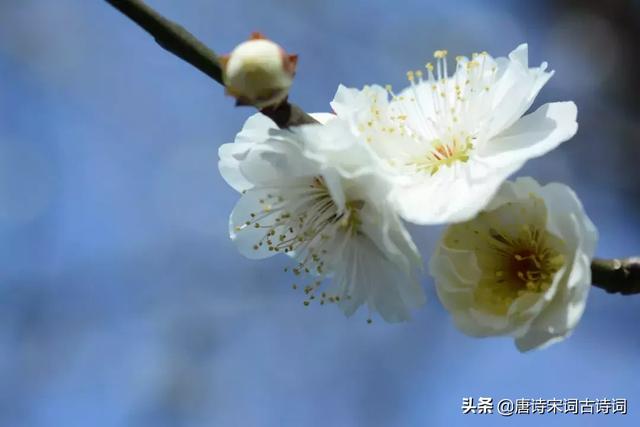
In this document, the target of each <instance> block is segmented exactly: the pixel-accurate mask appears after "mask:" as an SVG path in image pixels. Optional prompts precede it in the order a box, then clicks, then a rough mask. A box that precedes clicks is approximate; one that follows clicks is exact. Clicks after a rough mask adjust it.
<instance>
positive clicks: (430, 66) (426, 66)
mask: <svg viewBox="0 0 640 427" xmlns="http://www.w3.org/2000/svg"><path fill="white" fill-rule="evenodd" d="M424 68H426V69H427V70H429V71H433V64H432V63H431V62H427V64H426V65H425V66H424Z"/></svg>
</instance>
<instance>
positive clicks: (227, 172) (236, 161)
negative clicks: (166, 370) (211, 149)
mask: <svg viewBox="0 0 640 427" xmlns="http://www.w3.org/2000/svg"><path fill="white" fill-rule="evenodd" d="M253 145H254V144H253V143H246V142H245V143H234V144H222V145H221V146H220V148H219V149H218V156H219V157H220V160H219V161H218V170H219V171H220V175H222V178H223V179H224V180H225V181H226V182H227V184H229V186H230V187H231V188H233V189H234V190H236V191H238V192H241V191H244V190H248V189H249V188H252V187H253V183H252V182H250V181H249V180H248V179H247V178H245V176H244V175H243V174H242V172H241V171H240V163H241V162H242V161H243V160H244V159H246V157H247V154H249V151H250V150H251V148H252V147H253Z"/></svg>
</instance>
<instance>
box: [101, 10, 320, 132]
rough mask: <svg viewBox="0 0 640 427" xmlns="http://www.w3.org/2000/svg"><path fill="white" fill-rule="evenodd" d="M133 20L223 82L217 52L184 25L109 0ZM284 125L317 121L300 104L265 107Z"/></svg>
mask: <svg viewBox="0 0 640 427" xmlns="http://www.w3.org/2000/svg"><path fill="white" fill-rule="evenodd" d="M106 2H107V3H109V4H110V5H112V6H113V7H115V8H116V9H118V10H119V11H120V12H122V13H123V14H124V15H126V16H127V17H129V19H131V20H132V21H133V22H135V23H136V24H138V25H139V26H140V27H142V28H143V29H144V30H145V31H146V32H148V33H149V34H151V36H152V37H153V38H154V39H155V40H156V42H157V43H158V44H159V45H160V46H161V47H162V48H164V49H165V50H167V51H169V52H171V53H173V54H174V55H176V56H177V57H179V58H181V59H182V60H184V61H186V62H188V63H189V64H191V65H193V66H194V67H196V68H197V69H198V70H200V71H202V72H203V73H205V74H206V75H207V76H209V77H211V78H212V79H213V80H215V81H216V82H218V83H220V84H221V85H224V83H223V80H222V68H221V67H220V63H219V61H218V57H217V55H216V54H215V52H214V51H213V50H211V49H209V48H208V47H207V46H206V45H205V44H204V43H202V42H201V41H199V40H198V39H197V38H195V36H194V35H193V34H191V33H190V32H189V31H187V30H186V29H184V28H183V27H182V26H181V25H179V24H176V23H175V22H173V21H170V20H168V19H167V18H165V17H164V16H162V15H160V14H159V13H158V12H156V11H155V10H153V9H152V8H151V7H149V6H147V5H146V4H145V3H144V2H143V1H141V0H106ZM262 113H263V114H265V115H267V116H269V117H270V118H271V119H272V120H273V121H274V122H276V124H277V125H278V126H279V127H281V128H287V127H290V126H298V125H302V124H309V123H317V121H316V120H315V119H313V117H311V116H310V115H308V114H307V113H305V112H304V111H303V110H302V109H300V108H299V107H298V106H296V105H294V104H291V103H289V101H288V100H285V101H283V102H282V103H280V105H278V106H277V107H275V108H270V109H265V110H262Z"/></svg>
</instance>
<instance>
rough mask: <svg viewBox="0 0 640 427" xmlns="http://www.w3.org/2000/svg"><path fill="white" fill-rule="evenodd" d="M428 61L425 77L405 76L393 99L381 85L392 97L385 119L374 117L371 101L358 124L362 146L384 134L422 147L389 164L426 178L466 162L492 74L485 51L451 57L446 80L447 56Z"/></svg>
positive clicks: (441, 53) (376, 110)
mask: <svg viewBox="0 0 640 427" xmlns="http://www.w3.org/2000/svg"><path fill="white" fill-rule="evenodd" d="M433 56H434V58H435V60H436V62H435V65H434V64H432V63H428V64H426V66H425V68H426V77H424V75H425V73H423V71H421V70H417V71H409V72H407V79H408V80H409V83H410V87H409V88H408V89H407V90H404V91H403V92H402V93H400V94H396V93H394V91H393V89H392V88H391V85H387V86H386V90H387V92H388V93H389V94H390V95H391V98H392V102H391V103H390V105H389V114H388V115H382V114H380V106H379V101H378V100H377V98H376V97H375V96H374V97H373V103H372V106H371V111H370V114H369V115H368V117H365V118H364V120H363V121H362V122H361V123H360V124H359V129H360V131H361V132H363V134H364V135H365V137H366V140H367V142H374V141H377V140H379V139H383V138H385V135H383V134H382V133H386V134H387V135H397V136H400V137H407V138H409V139H410V140H411V141H412V142H413V143H417V145H422V146H424V147H425V148H426V149H427V152H426V154H423V155H420V156H417V157H416V156H414V155H411V156H409V157H408V158H404V159H403V161H401V162H397V161H395V160H394V161H392V162H391V163H392V164H393V165H402V164H403V165H405V166H413V167H415V171H416V172H420V173H426V174H429V175H434V174H436V173H438V171H440V170H441V169H442V167H443V166H446V167H451V166H453V165H454V164H459V163H465V162H467V161H468V160H469V158H470V156H471V154H472V153H473V150H474V143H475V140H476V137H477V135H479V134H480V132H481V129H480V128H479V126H478V125H477V124H478V123H479V118H480V117H482V116H483V115H485V114H486V111H487V105H488V104H489V103H490V101H491V97H492V96H493V95H492V93H491V88H492V86H493V83H494V81H495V80H496V75H497V65H496V63H495V61H494V60H493V59H492V58H491V57H490V56H489V55H488V54H487V53H486V52H482V53H474V54H473V55H472V58H471V59H468V58H466V57H462V56H458V57H456V64H457V65H456V70H455V73H454V74H453V75H452V76H449V71H448V65H447V51H446V50H437V51H435V52H434V55H433Z"/></svg>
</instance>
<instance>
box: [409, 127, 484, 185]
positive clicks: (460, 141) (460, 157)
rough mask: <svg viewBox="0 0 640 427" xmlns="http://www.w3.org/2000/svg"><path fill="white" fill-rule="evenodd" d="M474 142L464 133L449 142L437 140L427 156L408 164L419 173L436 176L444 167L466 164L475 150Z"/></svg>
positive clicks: (416, 158) (412, 160)
mask: <svg viewBox="0 0 640 427" xmlns="http://www.w3.org/2000/svg"><path fill="white" fill-rule="evenodd" d="M472 141H473V138H472V137H471V136H470V135H465V134H464V132H461V133H460V134H459V135H456V136H452V137H450V139H448V141H447V142H443V141H442V140H440V139H436V140H434V141H433V142H432V146H431V147H430V150H429V151H428V152H427V153H426V154H424V155H422V156H418V157H415V158H413V159H411V160H409V161H408V162H407V163H406V164H407V166H414V167H415V168H416V170H417V171H418V172H424V173H428V174H430V175H435V174H436V173H437V172H438V171H439V170H440V168H441V167H442V166H446V167H451V166H453V165H454V164H455V163H456V162H461V163H465V162H466V161H467V160H469V154H470V153H471V150H473V143H472Z"/></svg>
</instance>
